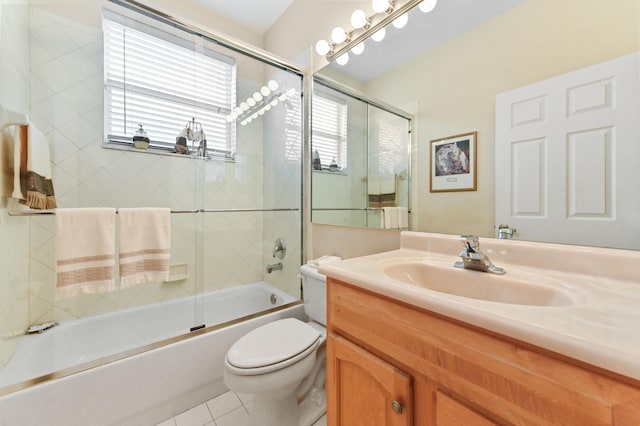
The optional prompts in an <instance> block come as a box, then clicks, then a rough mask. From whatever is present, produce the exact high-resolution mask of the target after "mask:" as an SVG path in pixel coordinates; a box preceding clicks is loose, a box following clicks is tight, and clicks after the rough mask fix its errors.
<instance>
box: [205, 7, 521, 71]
mask: <svg viewBox="0 0 640 426" xmlns="http://www.w3.org/2000/svg"><path fill="white" fill-rule="evenodd" d="M194 1H196V2H197V3H199V4H201V5H203V6H205V7H207V8H209V9H211V10H212V11H213V12H214V13H215V14H217V15H220V16H222V17H224V18H226V19H229V20H231V21H235V22H237V23H238V24H239V25H242V26H244V27H246V28H249V29H251V30H253V31H255V32H257V33H258V34H261V35H263V34H264V33H265V32H266V31H267V30H268V29H269V28H270V27H271V26H272V25H273V23H274V22H275V21H276V20H277V19H278V18H279V17H280V16H281V15H282V14H283V13H284V12H285V11H286V10H287V8H288V7H289V6H290V5H291V4H292V3H293V2H294V1H302V0H268V1H266V0H233V1H229V0H194ZM306 1H309V0H306ZM312 1H327V0H312ZM526 1H527V0H500V1H496V0H440V1H439V2H438V4H437V6H436V8H435V9H434V10H433V11H432V12H430V13H422V12H420V11H419V10H418V8H415V9H413V10H412V11H411V12H410V13H409V23H408V24H407V25H406V26H405V27H404V28H402V29H397V28H394V27H393V26H391V25H389V26H388V27H387V34H386V37H385V39H384V40H383V41H382V42H379V43H376V42H374V41H373V40H367V41H365V51H364V53H363V54H361V55H359V56H356V55H353V54H351V55H350V59H349V63H348V64H347V65H346V66H341V65H338V64H337V63H335V62H334V63H332V64H331V65H330V67H333V68H335V69H336V70H339V71H340V72H341V73H343V74H345V75H347V76H349V77H351V78H353V79H355V80H359V81H368V80H370V79H372V78H375V77H377V76H379V75H381V74H384V73H385V72H388V71H390V70H391V69H393V68H395V67H397V66H398V65H401V64H403V63H405V62H408V61H410V60H412V59H414V58H416V57H418V56H420V55H422V54H424V53H425V52H427V51H428V50H430V49H433V48H435V47H437V46H439V45H441V44H444V43H446V42H448V41H450V40H452V39H453V38H455V37H456V36H458V35H460V34H462V33H464V32H467V31H470V30H472V29H473V28H475V27H477V26H479V25H481V24H482V23H483V22H486V21H488V20H490V19H492V18H494V17H496V16H498V15H500V14H502V13H505V12H506V11H508V10H510V9H512V8H513V7H516V6H518V5H521V4H523V3H525V2H526ZM246 11H251V13H246ZM329 36H330V35H329V34H327V38H328V37H329ZM314 43H315V41H310V44H314ZM389 52H393V55H389Z"/></svg>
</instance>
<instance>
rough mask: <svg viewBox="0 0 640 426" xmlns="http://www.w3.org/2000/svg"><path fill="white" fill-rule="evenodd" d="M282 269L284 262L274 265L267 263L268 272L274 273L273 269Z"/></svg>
mask: <svg viewBox="0 0 640 426" xmlns="http://www.w3.org/2000/svg"><path fill="white" fill-rule="evenodd" d="M280 270H282V262H278V263H274V264H272V265H267V274H270V273H272V272H273V271H280Z"/></svg>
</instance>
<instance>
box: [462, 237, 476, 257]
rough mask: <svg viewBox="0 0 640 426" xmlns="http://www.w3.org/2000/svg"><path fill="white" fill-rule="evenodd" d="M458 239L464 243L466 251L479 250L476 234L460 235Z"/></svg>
mask: <svg viewBox="0 0 640 426" xmlns="http://www.w3.org/2000/svg"><path fill="white" fill-rule="evenodd" d="M460 241H462V244H464V249H465V250H466V252H467V253H479V252H480V239H479V238H478V236H477V235H460Z"/></svg>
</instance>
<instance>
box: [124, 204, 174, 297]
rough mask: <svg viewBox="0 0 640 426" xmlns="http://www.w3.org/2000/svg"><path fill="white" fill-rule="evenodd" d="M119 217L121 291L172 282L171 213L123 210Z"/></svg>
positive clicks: (153, 210) (149, 210) (148, 209)
mask: <svg viewBox="0 0 640 426" xmlns="http://www.w3.org/2000/svg"><path fill="white" fill-rule="evenodd" d="M118 216H119V218H118V225H119V228H120V231H119V241H120V243H119V245H120V287H121V288H127V287H130V286H133V285H136V284H142V283H147V282H158V281H166V280H167V279H169V258H170V255H171V211H170V210H169V209H167V208H150V207H146V208H133V209H127V208H125V209H122V208H121V209H119V210H118Z"/></svg>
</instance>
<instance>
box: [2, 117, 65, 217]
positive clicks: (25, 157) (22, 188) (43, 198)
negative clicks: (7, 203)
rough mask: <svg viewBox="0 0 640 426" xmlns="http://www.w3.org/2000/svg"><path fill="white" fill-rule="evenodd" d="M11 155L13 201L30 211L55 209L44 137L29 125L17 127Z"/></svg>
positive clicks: (47, 144)
mask: <svg viewBox="0 0 640 426" xmlns="http://www.w3.org/2000/svg"><path fill="white" fill-rule="evenodd" d="M13 154H14V166H13V175H14V176H13V179H14V182H13V193H12V196H13V198H15V199H16V200H18V201H19V202H20V203H22V204H25V205H27V206H28V207H30V208H32V209H39V210H44V209H55V208H56V207H57V203H56V198H55V192H54V189H53V182H52V180H51V175H52V173H51V157H50V153H49V142H48V140H47V138H46V137H45V136H44V134H43V133H42V132H41V131H40V130H38V128H37V127H35V126H34V125H33V124H29V125H20V126H17V129H16V132H15V140H14V144H13Z"/></svg>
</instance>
